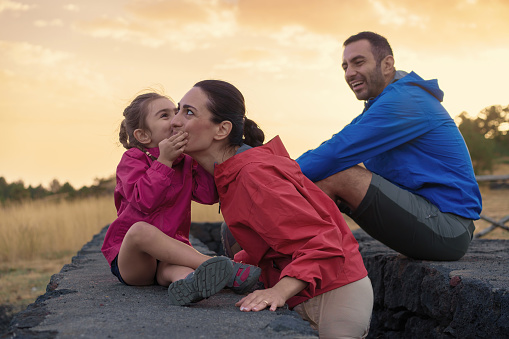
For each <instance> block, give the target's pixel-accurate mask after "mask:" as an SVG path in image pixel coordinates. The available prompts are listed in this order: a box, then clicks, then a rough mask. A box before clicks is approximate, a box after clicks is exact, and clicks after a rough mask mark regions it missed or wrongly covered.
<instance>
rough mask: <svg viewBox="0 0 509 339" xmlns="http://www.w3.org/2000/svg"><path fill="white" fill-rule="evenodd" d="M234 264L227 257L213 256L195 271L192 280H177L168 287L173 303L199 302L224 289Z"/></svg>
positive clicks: (183, 304) (188, 303)
mask: <svg viewBox="0 0 509 339" xmlns="http://www.w3.org/2000/svg"><path fill="white" fill-rule="evenodd" d="M232 274H233V264H232V262H231V260H230V259H228V258H226V257H213V258H211V259H209V260H207V261H205V262H204V263H203V264H201V265H200V266H199V267H198V268H197V269H196V270H195V271H194V278H193V280H192V281H186V280H185V279H181V280H177V281H175V282H174V283H172V284H170V286H169V287H168V295H169V297H170V303H171V304H172V305H179V306H186V305H190V304H192V303H195V302H198V301H200V300H203V299H205V298H208V297H210V296H211V295H214V294H216V293H217V292H219V291H220V290H222V289H223V288H224V287H225V286H226V284H227V283H228V280H229V279H230V277H231V275H232Z"/></svg>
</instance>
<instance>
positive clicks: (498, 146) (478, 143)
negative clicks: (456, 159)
mask: <svg viewBox="0 0 509 339" xmlns="http://www.w3.org/2000/svg"><path fill="white" fill-rule="evenodd" d="M457 119H458V121H459V124H458V128H459V130H460V131H461V134H462V135H463V138H464V139H465V142H466V144H467V146H468V149H469V151H470V156H471V158H472V163H473V165H474V171H475V172H476V173H480V172H481V171H490V172H491V171H492V170H493V160H494V159H495V158H496V157H499V156H502V155H509V133H508V131H509V106H507V107H502V106H490V107H486V108H484V109H483V110H482V111H481V112H479V114H478V115H477V116H476V117H474V118H470V117H468V115H467V113H466V112H462V113H461V114H460V115H459V116H458V118H457Z"/></svg>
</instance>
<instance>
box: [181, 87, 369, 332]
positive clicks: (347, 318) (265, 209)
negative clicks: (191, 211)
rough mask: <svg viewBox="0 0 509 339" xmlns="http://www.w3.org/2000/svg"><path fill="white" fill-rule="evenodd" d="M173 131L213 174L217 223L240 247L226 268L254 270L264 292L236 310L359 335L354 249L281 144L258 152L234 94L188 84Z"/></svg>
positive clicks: (361, 295)
mask: <svg viewBox="0 0 509 339" xmlns="http://www.w3.org/2000/svg"><path fill="white" fill-rule="evenodd" d="M172 128H173V129H174V133H177V132H181V131H182V132H186V133H188V137H187V144H186V145H185V149H184V152H185V153H186V154H188V155H190V156H192V157H193V158H194V159H195V160H196V161H197V162H198V163H199V164H200V165H201V166H202V167H203V168H205V170H207V171H208V172H209V173H212V174H214V178H215V182H216V186H217V189H218V193H219V199H220V202H221V203H220V208H221V210H222V212H223V216H224V219H225V221H226V223H227V224H228V225H229V227H230V231H231V233H232V234H233V236H234V237H235V239H236V240H237V242H238V243H239V244H240V246H241V247H242V248H243V250H242V251H240V252H239V253H237V254H236V255H235V260H237V261H242V262H245V263H249V264H252V265H256V266H259V267H260V268H262V274H261V280H262V282H263V283H264V285H265V287H266V289H263V290H256V291H254V292H253V293H251V294H249V295H247V296H246V297H244V298H243V299H241V300H240V301H239V302H238V303H237V304H236V306H239V307H240V310H241V311H260V310H262V309H264V308H266V307H269V308H270V310H271V311H275V310H276V308H277V307H281V306H283V305H284V304H285V303H287V304H288V306H289V307H290V308H291V309H294V310H295V311H297V312H298V313H299V314H300V315H301V316H302V318H303V319H306V320H308V321H309V322H310V323H311V325H312V327H314V328H315V329H318V331H319V334H320V337H321V338H339V337H357V338H361V337H365V336H366V335H367V332H368V329H369V322H370V317H371V311H372V307H373V291H372V287H371V282H370V280H369V278H368V277H367V272H366V269H365V267H364V264H363V261H362V258H361V255H360V253H359V250H358V244H357V241H356V240H355V238H354V237H353V235H352V233H351V232H350V229H349V228H348V226H347V224H346V222H345V221H344V219H343V217H342V215H341V213H340V212H339V211H338V209H337V207H336V205H335V204H334V202H333V201H332V200H331V199H330V198H329V197H328V196H326V195H325V194H324V193H323V192H322V191H321V190H320V189H319V188H318V187H316V185H314V184H313V183H312V182H311V181H309V180H308V179H307V178H306V177H305V176H304V175H303V174H302V172H301V171H300V168H299V166H298V165H297V163H296V162H295V161H293V160H292V159H290V157H289V155H288V153H287V152H286V150H285V148H284V146H283V144H282V143H281V140H280V139H279V138H278V137H276V138H274V139H273V140H272V141H270V142H269V143H267V144H266V145H262V144H263V140H264V134H263V132H262V131H261V130H260V129H259V128H258V126H257V125H256V124H255V123H254V122H253V121H251V120H249V119H247V118H246V117H245V105H244V98H243V96H242V94H241V93H240V92H239V91H238V89H237V88H235V87H234V86H233V85H231V84H229V83H227V82H223V81H218V80H205V81H201V82H199V83H197V84H196V85H195V86H194V87H193V88H192V89H191V90H190V91H189V92H187V93H186V95H185V96H184V97H183V98H182V100H181V101H180V103H179V108H178V112H177V114H176V115H175V117H174V118H173V120H172ZM251 146H253V148H251ZM254 146H258V147H254Z"/></svg>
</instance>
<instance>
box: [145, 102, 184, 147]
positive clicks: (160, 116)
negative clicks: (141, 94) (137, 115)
mask: <svg viewBox="0 0 509 339" xmlns="http://www.w3.org/2000/svg"><path fill="white" fill-rule="evenodd" d="M176 111H177V108H176V107H175V104H174V103H173V102H171V100H169V99H167V98H158V99H155V100H153V101H152V102H151V103H149V104H148V109H147V116H146V117H145V123H146V126H147V129H148V130H149V131H150V133H148V135H149V136H150V142H149V143H148V144H145V146H146V147H148V148H151V147H157V146H159V143H160V142H161V141H163V140H164V139H167V138H169V137H170V136H171V135H172V129H171V119H172V118H173V117H174V116H175V113H176Z"/></svg>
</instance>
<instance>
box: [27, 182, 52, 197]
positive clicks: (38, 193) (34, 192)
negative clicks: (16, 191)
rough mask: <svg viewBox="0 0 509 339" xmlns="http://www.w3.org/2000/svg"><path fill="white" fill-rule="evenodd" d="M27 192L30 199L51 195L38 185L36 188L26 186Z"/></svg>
mask: <svg viewBox="0 0 509 339" xmlns="http://www.w3.org/2000/svg"><path fill="white" fill-rule="evenodd" d="M28 192H29V193H30V197H31V198H32V199H34V200H35V199H42V198H45V197H47V196H48V195H50V194H51V192H50V191H48V190H47V189H45V188H44V187H42V185H39V186H37V187H32V185H30V186H28Z"/></svg>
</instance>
